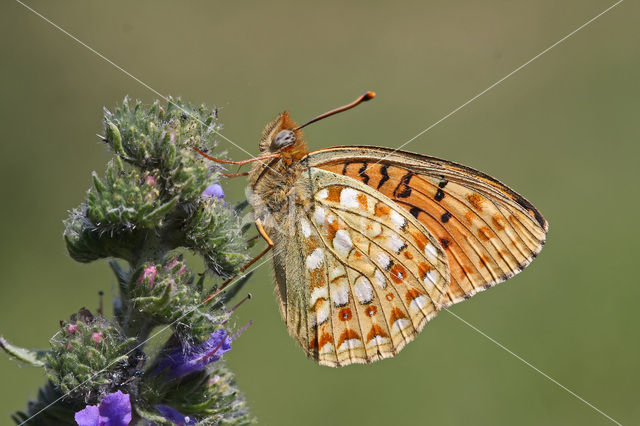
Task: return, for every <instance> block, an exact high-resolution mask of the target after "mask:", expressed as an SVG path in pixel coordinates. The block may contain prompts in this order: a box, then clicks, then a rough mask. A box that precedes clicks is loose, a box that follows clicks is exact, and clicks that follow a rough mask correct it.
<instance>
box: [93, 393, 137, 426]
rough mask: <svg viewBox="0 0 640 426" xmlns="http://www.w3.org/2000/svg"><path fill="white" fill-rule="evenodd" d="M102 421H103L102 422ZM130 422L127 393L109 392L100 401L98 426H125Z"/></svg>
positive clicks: (129, 405) (129, 403) (129, 406)
mask: <svg viewBox="0 0 640 426" xmlns="http://www.w3.org/2000/svg"><path fill="white" fill-rule="evenodd" d="M103 422H104V423H103ZM129 422H131V401H130V400H129V394H127V393H122V392H121V391H117V392H114V393H110V394H108V395H107V396H105V397H104V398H103V399H102V402H101V403H100V426H102V425H104V426H127V425H128V424H129Z"/></svg>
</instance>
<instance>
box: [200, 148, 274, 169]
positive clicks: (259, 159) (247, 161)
mask: <svg viewBox="0 0 640 426" xmlns="http://www.w3.org/2000/svg"><path fill="white" fill-rule="evenodd" d="M193 149H194V150H195V151H196V152H197V153H198V154H200V155H202V156H203V157H204V158H206V159H207V160H211V161H215V162H216V163H222V164H237V165H238V166H242V165H243V164H249V163H253V162H256V161H262V160H268V159H270V158H276V157H280V156H281V155H282V154H280V153H278V152H276V153H273V154H267V155H263V156H260V157H255V158H248V159H246V160H241V161H233V160H222V159H220V158H215V157H212V156H210V155H208V154H206V153H204V152H203V151H201V150H200V149H199V148H197V147H195V146H194V147H193Z"/></svg>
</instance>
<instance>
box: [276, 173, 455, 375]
mask: <svg viewBox="0 0 640 426" xmlns="http://www.w3.org/2000/svg"><path fill="white" fill-rule="evenodd" d="M295 189H296V190H297V194H298V196H299V197H300V199H303V200H309V201H308V202H306V203H300V204H299V209H298V211H297V212H296V217H297V219H296V220H295V224H296V225H295V226H296V232H295V237H294V238H293V239H292V240H295V241H296V244H297V245H298V247H299V250H298V251H297V252H295V250H294V249H293V248H292V249H291V250H288V251H289V253H288V254H287V257H288V259H287V260H286V262H287V266H286V273H285V274H284V275H285V277H286V279H287V283H286V284H287V287H289V286H291V287H295V288H300V287H302V288H304V289H306V290H305V291H304V292H296V291H290V290H287V292H288V293H289V294H290V295H292V294H299V295H300V296H303V297H305V300H303V301H292V300H288V302H289V303H292V304H293V305H292V306H302V305H304V306H306V310H305V311H304V312H299V311H298V310H297V309H290V308H289V309H287V312H288V315H289V316H292V315H293V316H298V317H299V318H298V319H296V318H289V319H288V321H287V322H288V324H289V329H290V331H291V332H292V334H294V335H296V337H297V338H298V341H299V342H300V343H301V345H302V346H303V347H304V348H305V351H306V352H307V354H308V355H309V356H311V357H313V358H314V359H316V360H317V361H318V362H320V363H322V364H326V365H347V364H351V363H354V362H371V361H374V360H377V359H381V358H386V357H390V356H393V355H395V354H396V353H397V352H398V351H399V350H400V349H401V348H402V347H403V346H404V345H405V344H406V343H408V342H409V341H411V340H412V339H413V338H414V337H415V336H416V335H417V333H418V332H419V331H420V330H421V329H422V327H423V326H424V324H425V323H426V322H427V321H428V320H429V319H430V318H432V317H433V316H434V315H435V314H436V313H437V311H438V310H439V309H440V308H441V307H442V305H443V303H444V302H446V295H447V292H448V286H449V281H448V277H449V275H450V274H449V269H448V266H447V263H446V256H445V254H444V251H443V249H442V247H441V245H440V243H439V242H438V241H437V239H435V238H434V237H433V236H432V235H430V234H429V232H428V231H427V230H426V229H425V227H424V226H423V225H422V224H421V223H420V222H419V221H418V220H416V218H414V217H413V216H411V215H410V214H409V213H408V212H407V211H405V210H403V209H402V208H400V207H398V206H397V205H395V204H394V203H393V202H392V201H391V200H390V199H389V198H388V197H386V196H384V195H383V194H380V193H377V192H376V191H374V190H372V189H371V188H369V187H368V186H366V185H364V184H362V183H360V182H358V181H356V180H354V179H351V178H348V177H347V178H345V177H343V176H340V175H337V174H334V173H330V172H326V171H322V170H319V169H310V171H309V173H304V174H303V175H302V176H301V177H300V178H299V180H298V182H297V183H296V185H295ZM276 249H277V247H276ZM291 256H298V259H297V260H293V259H291V258H290V257H291ZM299 265H303V268H302V270H303V271H304V275H302V276H301V274H300V272H301V269H298V268H299ZM296 274H297V276H298V277H299V278H298V279H296ZM277 278H278V277H277ZM305 322H306V329H305V328H303V327H301V326H300V325H301V324H302V323H305ZM304 335H306V337H305V336H304Z"/></svg>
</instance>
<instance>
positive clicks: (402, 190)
mask: <svg viewBox="0 0 640 426" xmlns="http://www.w3.org/2000/svg"><path fill="white" fill-rule="evenodd" d="M412 177H413V172H408V173H407V174H406V175H404V176H402V179H400V183H399V184H398V186H396V189H395V190H394V191H393V195H394V196H395V197H396V198H408V197H409V196H411V187H410V186H409V182H411V178H412Z"/></svg>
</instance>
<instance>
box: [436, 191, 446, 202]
mask: <svg viewBox="0 0 640 426" xmlns="http://www.w3.org/2000/svg"><path fill="white" fill-rule="evenodd" d="M435 198H436V201H438V202H440V201H442V199H443V198H444V191H443V190H442V189H440V188H438V190H437V191H436V197H435Z"/></svg>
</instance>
